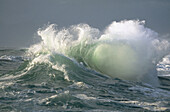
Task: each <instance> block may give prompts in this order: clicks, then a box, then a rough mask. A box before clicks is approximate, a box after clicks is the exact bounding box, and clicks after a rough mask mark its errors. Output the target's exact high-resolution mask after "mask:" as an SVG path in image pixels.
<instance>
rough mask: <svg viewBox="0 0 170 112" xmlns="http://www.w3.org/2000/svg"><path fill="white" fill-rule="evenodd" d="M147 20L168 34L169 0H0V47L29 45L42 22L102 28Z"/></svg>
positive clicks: (169, 20)
mask: <svg viewBox="0 0 170 112" xmlns="http://www.w3.org/2000/svg"><path fill="white" fill-rule="evenodd" d="M125 19H139V20H146V26H147V27H149V28H151V29H152V30H155V31H156V32H158V33H160V34H168V33H170V0H0V47H15V48H21V47H28V46H29V45H30V44H32V43H33V41H34V39H33V37H34V34H35V33H36V32H37V29H38V28H40V27H42V26H43V25H44V24H47V23H48V22H50V23H55V24H58V25H59V27H63V26H65V27H68V26H69V25H73V24H79V23H87V24H89V25H90V26H92V27H96V28H99V29H100V30H103V29H104V28H105V27H106V26H108V25H109V24H110V23H111V22H112V21H120V20H125Z"/></svg>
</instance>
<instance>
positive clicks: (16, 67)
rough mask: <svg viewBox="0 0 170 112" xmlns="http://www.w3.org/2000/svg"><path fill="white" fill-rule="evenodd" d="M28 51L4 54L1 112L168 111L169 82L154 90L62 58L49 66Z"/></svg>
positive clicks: (1, 58)
mask: <svg viewBox="0 0 170 112" xmlns="http://www.w3.org/2000/svg"><path fill="white" fill-rule="evenodd" d="M26 51H27V50H14V49H1V50H0V111H1V112H19V111H21V112H56V111H89V112H91V111H92V112H93V111H94V112H108V111H123V112H127V111H129V112H132V111H134V112H135V111H167V112H168V111H170V89H169V86H170V78H169V77H168V76H162V77H160V78H159V81H160V82H161V85H160V86H159V87H153V86H151V85H149V84H146V83H141V82H135V81H125V80H120V79H118V78H111V77H108V76H106V75H104V74H100V73H98V72H95V71H94V70H92V69H89V68H87V67H85V66H84V65H82V64H79V63H77V62H76V61H74V60H72V59H70V58H67V57H65V56H64V55H61V54H55V53H54V54H52V55H51V56H50V58H49V60H47V61H45V59H46V58H43V57H41V58H33V59H32V58H30V57H28V56H26V55H25V53H26ZM43 59H44V60H43ZM37 60H38V61H37ZM40 60H43V61H42V62H41V61H40ZM159 67H160V68H161V67H162V66H158V68H159ZM150 80H152V79H150Z"/></svg>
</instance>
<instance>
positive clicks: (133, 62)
mask: <svg viewBox="0 0 170 112" xmlns="http://www.w3.org/2000/svg"><path fill="white" fill-rule="evenodd" d="M144 24H145V21H139V20H124V21H120V22H116V21H114V22H112V23H111V24H110V25H109V26H108V27H106V29H105V30H104V31H99V29H97V28H93V27H91V26H89V25H88V24H78V25H73V26H70V27H68V28H62V29H59V28H58V26H57V25H56V24H49V25H46V26H45V27H44V28H41V29H39V30H38V35H39V36H40V37H41V39H42V40H41V42H39V43H37V44H35V45H33V46H31V47H30V48H29V51H28V54H29V55H31V56H32V57H33V61H32V62H36V63H37V62H38V63H40V62H45V63H51V64H52V65H55V66H64V64H61V62H62V59H61V58H59V56H58V55H56V54H60V55H62V56H64V57H66V58H69V59H70V60H72V61H73V62H74V63H77V64H78V65H80V66H85V67H86V68H88V69H92V70H95V71H97V72H99V73H102V74H103V75H106V76H109V77H112V78H120V79H123V80H131V81H142V82H145V83H149V84H151V85H154V86H157V85H159V82H158V78H157V71H156V65H157V63H158V62H159V61H160V60H161V59H162V58H163V57H164V56H165V55H167V54H168V53H169V50H170V49H169V48H170V45H169V42H168V41H167V40H163V39H160V38H159V35H158V33H156V32H155V31H153V30H151V29H149V28H146V27H145V26H144ZM58 68H61V67H58ZM62 69H63V68H62Z"/></svg>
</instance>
